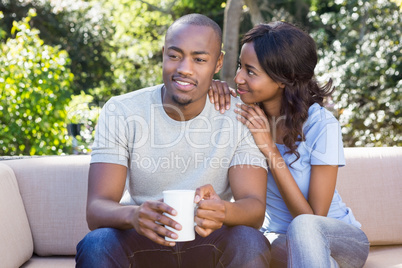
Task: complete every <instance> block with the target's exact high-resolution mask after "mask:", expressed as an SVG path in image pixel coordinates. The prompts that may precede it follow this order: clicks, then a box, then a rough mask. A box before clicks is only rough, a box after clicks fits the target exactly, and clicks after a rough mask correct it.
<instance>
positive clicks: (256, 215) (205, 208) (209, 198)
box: [195, 165, 267, 237]
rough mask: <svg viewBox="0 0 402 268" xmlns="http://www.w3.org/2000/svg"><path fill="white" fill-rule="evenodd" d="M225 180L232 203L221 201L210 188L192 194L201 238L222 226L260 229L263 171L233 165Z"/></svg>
mask: <svg viewBox="0 0 402 268" xmlns="http://www.w3.org/2000/svg"><path fill="white" fill-rule="evenodd" d="M228 176H229V182H230V187H231V189H232V193H233V196H234V199H235V202H229V201H223V200H221V199H220V198H219V196H218V195H217V194H216V193H215V191H214V189H213V187H212V186H211V185H205V186H202V187H200V188H198V189H197V190H196V196H195V202H196V203H198V209H197V213H196V217H195V222H196V223H197V226H196V231H197V233H198V234H199V235H201V236H204V237H205V236H208V235H209V234H211V233H212V232H213V231H214V230H217V229H219V228H221V227H222V225H223V224H225V225H228V226H235V225H247V226H251V227H254V228H260V227H261V225H262V223H263V222H264V215H265V204H266V189H267V171H266V170H265V169H264V168H262V167H257V166H251V165H236V166H233V167H231V168H230V169H229V174H228Z"/></svg>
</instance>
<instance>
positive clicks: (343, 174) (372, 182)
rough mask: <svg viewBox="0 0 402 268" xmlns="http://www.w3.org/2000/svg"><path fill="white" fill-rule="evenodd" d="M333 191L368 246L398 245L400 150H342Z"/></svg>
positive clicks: (401, 196) (401, 241)
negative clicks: (342, 163) (342, 161)
mask: <svg viewBox="0 0 402 268" xmlns="http://www.w3.org/2000/svg"><path fill="white" fill-rule="evenodd" d="M345 157H346V166H345V167H342V168H340V169H339V175H338V181H337V189H338V191H339V193H340V195H341V197H342V199H343V201H344V202H345V203H346V205H347V206H349V207H350V208H351V209H352V211H353V213H354V215H355V216H356V219H357V220H358V221H359V222H360V223H361V224H362V230H363V231H364V232H365V233H366V235H367V237H368V239H369V241H370V243H371V245H393V244H402V232H401V230H402V213H401V204H402V186H401V178H402V165H401V163H402V147H387V148H385V147H376V148H367V147H366V148H345Z"/></svg>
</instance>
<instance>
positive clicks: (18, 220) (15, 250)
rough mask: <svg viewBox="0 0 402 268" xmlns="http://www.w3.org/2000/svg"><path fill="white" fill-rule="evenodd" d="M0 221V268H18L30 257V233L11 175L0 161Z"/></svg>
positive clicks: (31, 245) (10, 171)
mask: <svg viewBox="0 0 402 268" xmlns="http://www.w3.org/2000/svg"><path fill="white" fill-rule="evenodd" d="M0 219H1V220H0V268H8V267H20V266H21V265H22V264H23V263H24V262H26V261H27V260H29V258H31V256H32V253H33V242H32V234H31V229H30V228H29V223H28V218H27V216H26V213H25V208H24V204H23V202H22V198H21V195H20V191H19V188H18V183H17V179H16V177H15V174H14V172H13V170H12V169H11V168H10V167H9V166H7V165H5V164H2V163H1V162H0Z"/></svg>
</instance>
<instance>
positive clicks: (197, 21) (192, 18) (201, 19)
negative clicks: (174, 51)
mask: <svg viewBox="0 0 402 268" xmlns="http://www.w3.org/2000/svg"><path fill="white" fill-rule="evenodd" d="M178 24H189V25H196V26H206V27H210V28H212V29H213V30H214V32H215V33H216V36H217V37H218V40H217V42H219V47H222V29H221V27H219V25H218V24H217V23H216V22H215V21H213V20H212V19H210V18H208V17H207V16H205V15H202V14H197V13H193V14H188V15H184V16H183V17H180V18H178V19H177V20H175V21H174V22H173V23H172V25H170V27H169V28H168V30H167V32H166V36H168V35H169V32H170V31H171V29H172V28H173V27H174V26H175V25H178Z"/></svg>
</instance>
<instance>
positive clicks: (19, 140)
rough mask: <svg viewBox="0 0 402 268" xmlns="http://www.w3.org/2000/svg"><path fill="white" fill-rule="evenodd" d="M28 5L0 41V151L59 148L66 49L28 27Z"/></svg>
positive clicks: (67, 89) (67, 77)
mask: <svg viewBox="0 0 402 268" xmlns="http://www.w3.org/2000/svg"><path fill="white" fill-rule="evenodd" d="M34 15H35V14H34V12H33V11H31V12H30V14H29V16H28V17H27V18H25V19H24V20H23V21H20V22H16V21H14V23H13V27H12V29H11V35H12V36H14V38H9V39H8V40H7V41H6V42H5V43H0V51H1V54H0V73H1V76H0V128H1V129H2V131H1V132H0V155H19V154H25V155H43V154H61V153H63V150H65V149H67V145H66V144H67V143H68V141H67V138H68V137H67V131H66V127H65V119H66V115H67V114H66V111H65V106H66V105H67V103H68V101H69V97H70V95H71V83H72V80H73V74H72V73H71V72H70V70H69V68H68V67H67V66H68V64H69V63H70V60H69V58H68V54H67V52H66V51H64V50H60V49H59V48H58V47H52V46H49V45H45V44H44V43H43V41H42V40H41V39H40V38H39V32H38V30H36V29H31V27H30V25H29V22H30V20H31V18H32V17H33V16H34Z"/></svg>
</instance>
